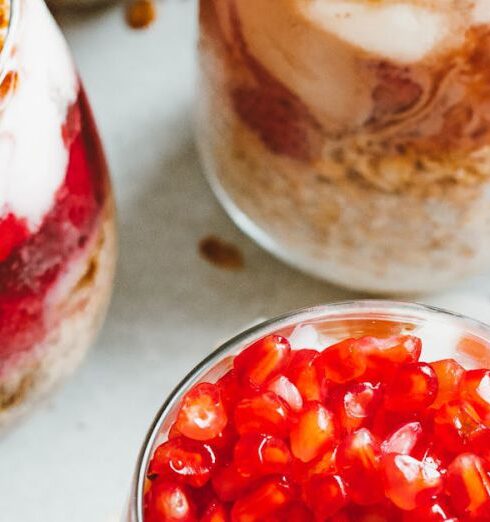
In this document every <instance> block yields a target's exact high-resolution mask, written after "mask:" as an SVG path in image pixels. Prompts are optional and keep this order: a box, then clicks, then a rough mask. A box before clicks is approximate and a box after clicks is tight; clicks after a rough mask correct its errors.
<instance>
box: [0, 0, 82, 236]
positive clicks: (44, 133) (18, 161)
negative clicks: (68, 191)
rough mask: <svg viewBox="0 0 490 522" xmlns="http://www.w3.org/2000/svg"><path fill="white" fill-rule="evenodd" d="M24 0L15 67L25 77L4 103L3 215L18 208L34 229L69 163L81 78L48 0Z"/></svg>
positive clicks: (0, 138)
mask: <svg viewBox="0 0 490 522" xmlns="http://www.w3.org/2000/svg"><path fill="white" fill-rule="evenodd" d="M14 1H19V2H20V16H19V20H18V21H19V24H18V26H17V27H15V28H14V29H13V30H14V31H15V32H16V33H15V34H13V37H14V40H15V42H14V48H15V50H14V53H13V56H12V59H11V62H10V63H11V69H14V70H16V71H17V72H18V75H19V81H18V85H17V88H16V90H15V92H14V94H13V95H12V97H11V98H10V99H9V100H8V102H7V103H6V104H5V107H0V216H2V215H4V214H5V213H8V212H13V213H14V214H15V215H16V216H18V217H21V218H25V219H26V220H27V222H28V225H29V227H30V230H31V231H35V230H36V229H37V228H38V227H39V226H40V224H41V222H42V219H43V217H44V216H45V215H46V213H47V212H48V211H49V210H50V208H51V207H52V205H53V200H54V195H55V193H56V191H57V189H58V188H59V187H60V185H61V184H62V182H63V180H64V177H65V173H66V167H67V163H68V151H67V150H66V148H65V146H64V143H63V139H62V134H61V130H62V126H63V124H64V122H65V119H66V114H67V109H68V107H69V106H70V105H71V104H72V103H74V102H75V100H76V97H77V91H78V79H77V75H76V72H75V68H74V65H73V62H72V60H71V57H70V53H69V50H68V47H67V45H66V43H65V41H64V39H63V37H62V35H61V33H60V31H59V29H58V28H57V27H56V24H55V22H54V20H53V19H52V17H51V15H50V14H49V12H48V10H47V8H46V6H45V4H44V2H43V1H42V0H14Z"/></svg>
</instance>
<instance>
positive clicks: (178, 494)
mask: <svg viewBox="0 0 490 522" xmlns="http://www.w3.org/2000/svg"><path fill="white" fill-rule="evenodd" d="M146 512H147V513H148V517H146V516H145V519H146V518H150V520H151V519H153V520H154V521H155V522H160V521H165V522H196V521H197V518H196V516H195V511H194V506H193V505H192V502H191V500H190V496H189V493H188V491H187V490H186V489H185V487H184V486H180V485H178V484H176V483H175V482H167V481H156V482H154V483H153V484H152V488H151V490H150V493H149V495H148V501H147V506H146Z"/></svg>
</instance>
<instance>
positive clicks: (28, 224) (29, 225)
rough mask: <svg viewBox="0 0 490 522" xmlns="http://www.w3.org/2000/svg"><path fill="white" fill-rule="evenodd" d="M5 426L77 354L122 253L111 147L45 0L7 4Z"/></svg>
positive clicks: (2, 232)
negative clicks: (105, 146)
mask: <svg viewBox="0 0 490 522" xmlns="http://www.w3.org/2000/svg"><path fill="white" fill-rule="evenodd" d="M0 20H1V26H2V31H1V36H2V50H1V53H0V165H1V172H0V428H1V427H3V426H4V425H6V424H8V423H9V422H10V421H11V420H13V419H14V418H16V417H17V416H18V415H20V414H21V413H22V412H23V411H25V410H26V409H27V407H28V406H29V405H30V404H31V403H32V402H33V401H35V399H37V398H38V397H39V396H40V395H41V394H43V393H45V392H46V391H47V390H48V389H49V388H51V387H52V386H53V385H54V384H55V383H56V382H58V381H59V380H60V378H61V377H63V376H64V375H66V374H68V373H69V372H70V371H71V370H72V369H73V368H74V367H75V366H76V365H77V364H78V363H79V362H80V360H81V358H82V356H83V354H84V353H85V351H86V349H87V347H88V346H89V344H90V343H91V341H92V340H93V337H94V335H95V333H96V331H97V329H98V328H99V326H100V324H101V320H102V318H103V316H104V313H105V309H106V305H107V302H108V298H109V295H110V290H111V285H112V276H113V268H114V258H115V244H114V228H113V220H114V209H113V206H112V199H111V190H110V185H109V178H108V172H107V166H106V163H105V159H104V154H103V151H102V148H101V144H100V141H99V138H98V135H97V131H96V128H95V125H94V121H93V118H92V114H91V111H90V108H89V105H88V103H87V99H86V97H85V93H84V91H83V88H82V86H81V84H80V80H79V78H78V76H77V73H76V70H75V67H74V64H73V62H72V59H71V57H70V54H69V51H68V49H67V46H66V43H65V42H64V40H63V38H62V36H61V33H60V32H59V30H58V28H57V27H56V25H55V23H54V21H53V19H52V18H51V16H50V14H49V12H48V10H47V8H46V7H45V5H44V2H42V1H41V0H12V1H11V2H9V1H8V0H0Z"/></svg>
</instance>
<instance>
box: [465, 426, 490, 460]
mask: <svg viewBox="0 0 490 522" xmlns="http://www.w3.org/2000/svg"><path fill="white" fill-rule="evenodd" d="M468 446H469V447H470V448H471V450H472V451H473V453H476V454H477V455H478V456H479V457H482V458H484V459H485V460H486V461H488V462H490V428H488V427H486V426H485V427H484V428H483V427H482V428H480V429H479V430H477V431H476V432H475V433H473V434H472V435H471V437H470V440H469V444H468Z"/></svg>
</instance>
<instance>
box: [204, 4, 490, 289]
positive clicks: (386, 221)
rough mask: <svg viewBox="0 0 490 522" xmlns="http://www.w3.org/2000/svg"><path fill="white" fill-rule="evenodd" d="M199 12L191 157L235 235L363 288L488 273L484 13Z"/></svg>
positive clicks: (349, 8)
mask: <svg viewBox="0 0 490 522" xmlns="http://www.w3.org/2000/svg"><path fill="white" fill-rule="evenodd" d="M200 5H201V16H200V27H201V37H200V64H201V66H200V70H201V90H200V96H199V116H198V138H199V146H200V151H201V155H202V158H203V161H204V165H205V169H206V172H207V175H208V177H209V179H210V180H211V184H212V186H213V187H214V189H215V192H216V193H217V195H218V197H219V199H220V200H221V202H222V204H223V206H224V207H225V208H226V209H227V211H228V213H229V214H230V215H231V217H232V218H233V219H234V220H235V222H236V223H237V224H238V225H239V226H240V227H241V228H242V229H243V230H244V231H245V232H247V233H248V234H249V235H250V236H252V237H253V238H254V239H255V240H256V241H257V242H258V243H260V244H261V245H262V246H263V247H264V248H266V249H267V250H269V251H271V252H272V253H274V254H276V255H277V256H278V257H280V258H282V259H283V260H285V261H287V262H289V263H291V264H293V265H295V266H297V267H298V268H300V269H302V270H304V271H306V272H309V273H312V274H315V275H317V276H319V277H321V278H324V279H327V280H329V281H331V282H333V283H336V284H340V285H343V286H347V287H351V288H355V289H360V290H366V291H373V292H386V293H419V292H426V291H432V290H436V289H439V288H442V287H445V286H447V285H450V284H453V283H454V282H455V281H457V280H459V279H461V278H463V277H465V276H468V275H469V274H473V273H476V272H479V271H481V270H483V269H488V266H489V265H490V205H489V202H490V197H489V194H490V181H489V178H490V87H489V85H490V73H489V70H490V69H489V64H490V6H489V4H488V2H486V1H485V0H477V1H476V2H469V1H468V2H467V1H462V2H431V1H421V2H415V1H413V0H402V1H400V2H396V3H395V2H391V1H382V2H368V1H367V0H360V1H359V0H345V1H341V2H331V1H330V0H314V1H309V2H304V1H301V0H276V1H273V0H271V1H268V2H263V1H262V0H201V2H200Z"/></svg>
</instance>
